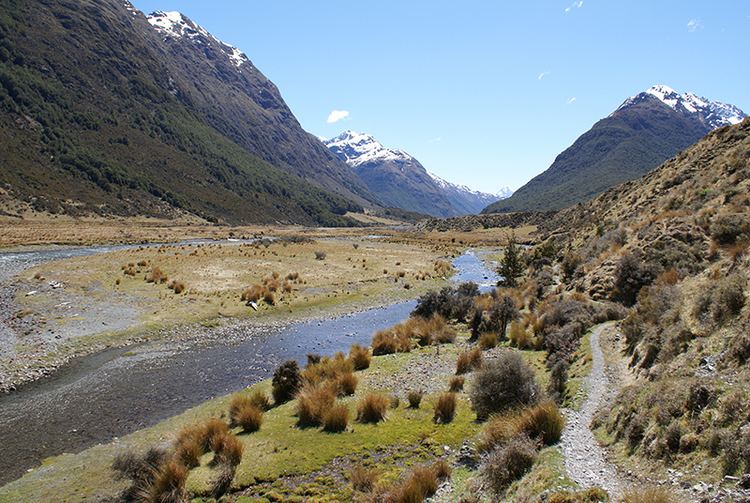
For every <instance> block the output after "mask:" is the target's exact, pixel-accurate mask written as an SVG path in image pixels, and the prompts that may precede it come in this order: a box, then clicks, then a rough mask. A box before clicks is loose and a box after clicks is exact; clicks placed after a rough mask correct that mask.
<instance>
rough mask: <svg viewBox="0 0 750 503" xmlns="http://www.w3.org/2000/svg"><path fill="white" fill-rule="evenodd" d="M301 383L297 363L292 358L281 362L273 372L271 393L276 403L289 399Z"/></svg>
mask: <svg viewBox="0 0 750 503" xmlns="http://www.w3.org/2000/svg"><path fill="white" fill-rule="evenodd" d="M301 385H302V377H301V376H300V372H299V365H297V362H296V361H294V360H288V361H286V362H284V363H282V364H281V365H280V366H279V368H277V369H276V371H275V372H274V373H273V380H272V394H273V401H274V403H275V404H276V405H279V404H282V403H284V402H288V401H289V400H291V399H292V398H293V397H294V395H295V394H296V393H297V391H298V390H299V389H300V387H301Z"/></svg>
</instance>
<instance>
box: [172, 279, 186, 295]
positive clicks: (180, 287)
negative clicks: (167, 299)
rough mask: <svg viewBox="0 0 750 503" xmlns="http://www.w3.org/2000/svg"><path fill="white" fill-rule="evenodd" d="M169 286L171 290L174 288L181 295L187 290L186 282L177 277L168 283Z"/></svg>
mask: <svg viewBox="0 0 750 503" xmlns="http://www.w3.org/2000/svg"><path fill="white" fill-rule="evenodd" d="M167 288H169V289H170V290H173V291H174V293H176V294H177V295H179V294H181V293H182V292H184V291H185V288H186V287H185V282H183V281H180V280H177V279H173V280H172V281H170V282H169V284H168V285H167Z"/></svg>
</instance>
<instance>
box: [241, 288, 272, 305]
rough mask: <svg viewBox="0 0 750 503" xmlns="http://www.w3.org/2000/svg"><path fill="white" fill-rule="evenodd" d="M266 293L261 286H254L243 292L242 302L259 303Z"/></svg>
mask: <svg viewBox="0 0 750 503" xmlns="http://www.w3.org/2000/svg"><path fill="white" fill-rule="evenodd" d="M265 293H266V288H265V287H263V286H261V285H253V286H250V287H248V288H246V289H245V290H243V291H242V295H240V300H241V301H242V302H258V301H259V300H260V299H262V298H263V295H264V294H265Z"/></svg>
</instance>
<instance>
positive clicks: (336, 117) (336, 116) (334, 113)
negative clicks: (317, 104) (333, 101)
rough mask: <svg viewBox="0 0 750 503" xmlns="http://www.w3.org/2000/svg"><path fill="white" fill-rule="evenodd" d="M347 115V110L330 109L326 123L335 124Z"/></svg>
mask: <svg viewBox="0 0 750 503" xmlns="http://www.w3.org/2000/svg"><path fill="white" fill-rule="evenodd" d="M347 117H349V110H331V113H330V114H328V119H327V120H326V122H327V123H328V124H335V123H337V122H338V121H340V120H344V119H346V118H347Z"/></svg>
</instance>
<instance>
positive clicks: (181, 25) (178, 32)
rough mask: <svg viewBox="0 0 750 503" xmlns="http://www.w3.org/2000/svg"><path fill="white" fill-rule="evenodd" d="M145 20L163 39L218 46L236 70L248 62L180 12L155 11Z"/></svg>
mask: <svg viewBox="0 0 750 503" xmlns="http://www.w3.org/2000/svg"><path fill="white" fill-rule="evenodd" d="M146 19H147V20H148V22H149V23H150V24H151V26H153V27H154V28H155V29H156V31H158V32H159V33H161V34H162V35H164V36H165V37H169V38H186V39H188V40H190V41H192V42H193V43H195V44H201V45H209V46H210V45H211V44H212V43H216V44H219V46H220V48H221V50H222V52H224V54H226V55H227V57H228V58H229V60H230V62H231V63H232V64H233V65H234V66H236V67H237V68H239V67H241V66H242V65H243V64H244V63H247V62H249V61H250V60H249V59H248V58H247V56H246V55H245V54H244V53H243V52H242V51H240V50H239V49H237V48H236V47H234V46H233V45H229V44H227V43H225V42H222V41H221V40H219V39H218V38H216V37H214V36H213V35H211V34H210V33H209V32H208V31H207V30H206V29H205V28H203V27H202V26H200V25H198V24H196V23H194V22H193V21H191V20H190V18H188V17H187V16H185V15H183V14H182V13H181V12H177V11H169V12H167V11H156V12H152V13H151V14H149V15H148V16H146ZM165 40H166V38H165Z"/></svg>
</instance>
